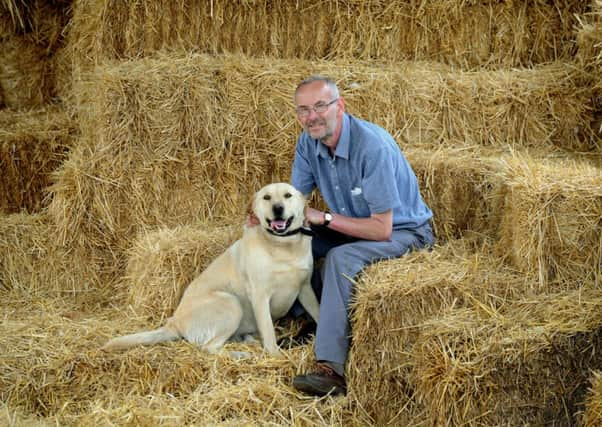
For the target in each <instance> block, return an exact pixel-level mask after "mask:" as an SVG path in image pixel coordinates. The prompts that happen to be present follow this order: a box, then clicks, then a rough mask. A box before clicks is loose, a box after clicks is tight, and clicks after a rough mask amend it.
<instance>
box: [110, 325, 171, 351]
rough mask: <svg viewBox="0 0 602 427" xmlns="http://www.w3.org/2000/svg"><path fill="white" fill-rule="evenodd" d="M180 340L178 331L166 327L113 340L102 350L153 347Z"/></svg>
mask: <svg viewBox="0 0 602 427" xmlns="http://www.w3.org/2000/svg"><path fill="white" fill-rule="evenodd" d="M180 338H181V336H180V334H179V333H178V332H177V331H175V330H173V329H170V328H167V327H165V326H164V327H162V328H159V329H155V330H154V331H145V332H139V333H137V334H131V335H124V336H122V337H118V338H113V339H112V340H110V341H109V342H107V343H106V344H105V345H103V346H102V350H105V351H114V350H125V349H128V348H130V347H135V346H137V345H152V344H158V343H160V342H165V341H175V340H177V339H180Z"/></svg>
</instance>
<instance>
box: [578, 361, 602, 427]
mask: <svg viewBox="0 0 602 427" xmlns="http://www.w3.org/2000/svg"><path fill="white" fill-rule="evenodd" d="M582 425H585V426H591V427H594V426H601V425H602V372H601V371H594V372H593V375H592V378H591V386H590V389H589V392H588V394H587V400H586V404H585V412H584V414H583V420H582Z"/></svg>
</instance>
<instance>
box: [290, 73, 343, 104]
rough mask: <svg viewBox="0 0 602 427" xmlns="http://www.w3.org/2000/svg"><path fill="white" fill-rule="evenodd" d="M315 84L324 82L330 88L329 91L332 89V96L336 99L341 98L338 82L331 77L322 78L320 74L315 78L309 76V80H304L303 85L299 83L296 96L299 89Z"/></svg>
mask: <svg viewBox="0 0 602 427" xmlns="http://www.w3.org/2000/svg"><path fill="white" fill-rule="evenodd" d="M313 82H323V83H324V84H325V85H326V86H328V89H330V92H331V93H332V96H333V97H334V98H338V97H339V88H338V87H337V84H336V82H335V81H334V80H333V79H331V78H330V77H326V76H321V75H319V74H314V75H313V76H309V77H308V78H306V79H305V80H303V81H302V82H301V83H299V84H298V85H297V88H296V89H295V96H297V92H299V89H301V88H302V87H303V86H305V85H308V84H310V83H313Z"/></svg>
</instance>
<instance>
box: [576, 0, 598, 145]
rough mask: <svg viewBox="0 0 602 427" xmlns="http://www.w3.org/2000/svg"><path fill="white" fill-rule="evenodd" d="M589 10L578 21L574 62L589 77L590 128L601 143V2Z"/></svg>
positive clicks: (596, 0)
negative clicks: (590, 91) (576, 50)
mask: <svg viewBox="0 0 602 427" xmlns="http://www.w3.org/2000/svg"><path fill="white" fill-rule="evenodd" d="M591 8H592V10H591V12H590V13H587V14H585V15H584V16H583V17H582V20H580V27H579V31H578V32H577V46H578V47H579V50H578V52H577V55H576V60H577V63H579V64H580V65H581V66H582V67H583V68H584V69H585V70H587V71H588V72H589V73H590V75H591V83H590V84H591V88H592V94H591V97H592V108H593V110H594V114H593V119H592V125H591V128H592V130H593V131H594V133H595V136H596V137H597V138H598V141H602V1H600V0H595V1H593V2H592V5H591ZM599 145H602V142H599Z"/></svg>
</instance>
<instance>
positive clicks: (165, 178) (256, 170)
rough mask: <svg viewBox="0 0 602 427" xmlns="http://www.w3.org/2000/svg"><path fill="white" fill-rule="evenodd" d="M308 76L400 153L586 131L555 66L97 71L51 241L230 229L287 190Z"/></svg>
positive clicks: (102, 243) (287, 65) (185, 59)
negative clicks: (296, 102)
mask: <svg viewBox="0 0 602 427" xmlns="http://www.w3.org/2000/svg"><path fill="white" fill-rule="evenodd" d="M291 69H293V70H295V71H293V72H291V71H290V70H291ZM310 70H315V71H318V72H322V73H326V74H332V75H335V76H339V77H338V79H339V80H340V83H341V88H342V90H343V95H344V96H345V98H346V100H347V103H348V107H349V110H350V111H351V112H353V113H355V114H357V115H359V116H361V117H366V118H368V119H375V120H376V121H377V122H378V123H380V124H381V125H383V126H384V127H386V128H387V129H389V130H390V131H391V132H392V133H393V134H394V135H396V136H397V138H398V139H399V141H400V143H401V144H402V145H405V144H404V143H403V142H402V141H407V143H408V144H409V143H413V144H423V145H426V146H433V145H443V144H450V143H454V142H455V143H458V144H462V145H470V144H482V145H486V146H490V145H494V146H498V147H504V146H507V145H508V144H510V145H519V146H531V145H533V146H540V147H541V146H545V144H550V143H553V142H558V143H559V144H567V147H572V146H573V145H578V146H579V149H581V148H583V147H581V144H582V142H581V140H579V139H578V138H576V137H575V133H574V131H573V128H574V126H575V125H576V123H580V124H581V125H582V126H583V127H586V126H587V125H588V124H589V123H590V121H591V118H590V117H588V116H587V111H588V108H587V106H584V102H585V100H584V99H583V98H582V93H581V92H580V91H579V89H578V86H577V82H578V81H579V77H578V73H577V75H575V74H573V71H572V70H573V68H572V67H570V66H566V65H563V64H553V65H551V66H545V67H543V68H541V69H537V70H518V71H516V72H509V73H502V72H487V71H486V72H483V73H482V74H479V73H464V72H453V71H449V70H447V71H438V70H433V69H432V67H431V66H430V65H429V64H412V63H406V64H402V65H401V66H399V67H390V68H382V67H378V68H377V67H371V66H368V65H361V64H354V65H353V67H352V68H351V65H350V64H348V63H342V64H332V63H329V62H320V63H310V62H305V61H273V60H257V59H251V58H242V57H232V56H226V57H219V58H214V57H208V56H204V55H186V56H180V55H171V54H166V55H164V56H160V57H158V58H154V59H144V60H136V61H129V62H124V63H120V64H118V65H107V66H103V67H99V68H97V70H96V72H95V74H94V75H93V77H91V78H90V80H89V81H87V82H85V83H82V87H81V89H80V101H79V102H80V107H79V108H78V109H79V111H80V114H81V115H80V123H81V131H82V138H81V140H80V142H79V144H78V147H77V148H76V149H75V150H73V152H72V154H71V155H70V158H69V160H68V161H67V162H65V164H64V166H63V168H62V169H61V171H60V172H59V173H58V174H57V182H56V185H55V186H54V187H53V194H54V199H53V204H52V206H51V209H50V212H51V214H52V215H53V217H54V218H55V220H56V222H57V225H58V228H59V232H60V233H62V234H63V238H62V240H61V241H64V242H67V243H68V242H74V241H77V240H78V239H79V240H81V238H80V237H79V236H82V235H85V236H86V240H87V241H88V243H89V244H91V245H92V246H97V247H115V248H118V250H119V251H122V250H125V249H126V248H127V247H128V246H129V245H130V243H131V241H132V239H134V238H135V237H136V233H137V232H138V231H139V230H140V229H143V228H144V227H155V226H157V225H164V226H168V227H172V226H176V225H178V224H180V223H182V222H190V221H193V220H194V219H211V220H216V221H218V222H219V221H224V220H227V221H231V220H232V218H233V215H236V214H237V213H238V212H240V210H241V208H242V207H243V206H246V203H247V202H248V200H247V196H246V195H247V194H252V192H253V191H254V190H255V189H257V188H259V187H260V186H261V185H262V184H264V183H266V182H269V181H274V180H286V179H288V176H289V170H290V163H291V159H292V152H293V149H294V141H295V139H296V137H297V135H298V133H299V129H298V127H297V125H296V124H295V118H294V116H293V114H292V99H291V93H292V91H293V89H294V86H295V83H296V82H297V81H298V80H300V79H301V78H302V77H303V76H304V75H307V74H309V73H310ZM542 75H545V76H547V77H548V78H547V79H544V78H542V77H541V76H542ZM458 82H462V83H460V84H458ZM468 87H471V89H470V90H469V91H468V93H470V94H472V95H473V96H471V97H470V101H468V100H467V98H466V94H467V88H468ZM527 88H529V89H528V90H527ZM392 105H393V106H394V107H393V108H391V106H392ZM527 110H528V114H527ZM550 111H556V113H554V114H552V115H551V114H550ZM485 112H486V113H485ZM563 126H565V127H566V128H565V130H562V127H563ZM486 130H487V131H486ZM567 135H572V141H571V140H569V139H567ZM251 141H252V143H251ZM207 183H209V185H207ZM242 195H244V197H242Z"/></svg>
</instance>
